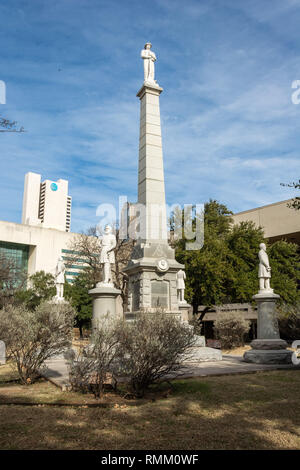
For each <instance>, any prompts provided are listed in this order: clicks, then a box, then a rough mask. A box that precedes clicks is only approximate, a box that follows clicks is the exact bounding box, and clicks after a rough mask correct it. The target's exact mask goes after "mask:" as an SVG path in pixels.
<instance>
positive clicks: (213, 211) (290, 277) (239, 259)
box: [175, 200, 300, 313]
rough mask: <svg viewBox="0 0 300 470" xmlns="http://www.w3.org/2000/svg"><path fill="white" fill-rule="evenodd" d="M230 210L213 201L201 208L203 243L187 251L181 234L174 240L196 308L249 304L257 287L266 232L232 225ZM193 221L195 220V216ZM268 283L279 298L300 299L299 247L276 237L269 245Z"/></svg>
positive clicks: (246, 224)
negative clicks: (299, 290) (298, 284)
mask: <svg viewBox="0 0 300 470" xmlns="http://www.w3.org/2000/svg"><path fill="white" fill-rule="evenodd" d="M231 214H232V213H231V212H230V211H229V210H228V209H227V208H226V206H224V205H223V204H219V203H218V202H217V201H212V200H211V201H209V202H208V203H207V204H205V209H204V246H203V247H202V248H201V250H194V251H193V250H191V251H188V250H186V249H185V242H186V240H185V239H184V238H183V239H182V240H179V241H178V242H177V243H176V246H175V248H176V259H177V261H179V262H180V263H183V264H185V269H186V275H187V280H186V293H185V295H186V300H187V301H188V302H189V303H191V304H192V305H193V307H194V313H196V312H197V309H198V305H206V306H211V305H218V304H219V305H220V304H225V303H236V302H237V303H243V302H250V301H251V299H252V296H253V295H254V294H255V293H256V292H257V290H258V278H257V276H258V250H259V244H260V243H261V242H263V241H265V240H264V233H263V230H262V229H261V228H257V227H256V226H255V224H254V223H253V222H242V223H241V224H239V225H233V219H232V218H231V217H230V216H231ZM193 222H194V225H195V219H194V221H193ZM268 254H269V259H270V264H271V267H272V281H271V283H272V286H273V287H274V289H275V291H276V292H277V293H278V294H279V295H280V296H281V298H282V301H286V302H295V301H296V299H297V298H299V293H298V291H297V279H298V278H299V274H298V273H299V268H300V257H299V254H298V252H297V245H295V244H292V243H288V242H285V241H277V242H275V243H273V244H272V245H270V246H269V247H268Z"/></svg>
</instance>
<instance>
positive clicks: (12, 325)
mask: <svg viewBox="0 0 300 470" xmlns="http://www.w3.org/2000/svg"><path fill="white" fill-rule="evenodd" d="M73 324H74V310H73V308H72V307H71V306H70V305H69V304H52V303H50V302H44V303H42V304H40V305H39V306H38V307H37V308H36V310H34V311H30V310H27V309H26V308H24V306H7V307H6V308H4V309H2V310H1V311H0V339H2V340H3V341H4V342H5V344H6V348H7V351H8V355H9V356H10V357H11V358H13V359H14V361H13V362H12V366H15V367H16V368H17V371H18V375H19V378H20V381H21V382H22V383H23V384H28V383H33V382H34V381H35V380H36V379H37V378H38V377H39V376H40V372H41V369H42V368H43V367H44V362H45V361H46V359H49V358H50V357H52V356H54V355H56V354H60V353H62V352H63V351H64V350H65V349H66V348H68V347H69V346H70V344H71V339H72V331H73Z"/></svg>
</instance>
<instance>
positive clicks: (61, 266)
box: [55, 256, 66, 299]
mask: <svg viewBox="0 0 300 470" xmlns="http://www.w3.org/2000/svg"><path fill="white" fill-rule="evenodd" d="M65 271H66V266H65V263H64V261H63V258H62V256H60V257H59V258H58V261H57V265H56V268H55V287H56V298H57V299H63V298H64V283H65Z"/></svg>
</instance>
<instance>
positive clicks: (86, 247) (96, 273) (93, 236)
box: [65, 227, 134, 304]
mask: <svg viewBox="0 0 300 470" xmlns="http://www.w3.org/2000/svg"><path fill="white" fill-rule="evenodd" d="M97 234H98V232H97V227H90V228H89V229H88V230H87V231H86V233H80V234H78V235H77V236H76V237H75V238H74V239H73V241H72V242H71V243H70V244H69V250H70V252H71V253H70V254H69V256H68V259H67V260H66V262H65V263H66V266H67V267H71V266H72V265H74V264H76V265H79V266H82V267H83V268H85V272H86V273H87V274H88V277H89V278H90V280H91V282H92V283H93V284H96V283H97V282H100V281H101V280H102V268H101V264H100V252H101V243H100V241H99V238H98V236H97ZM115 235H116V248H115V250H114V251H115V258H116V262H115V265H114V266H112V274H113V277H114V282H115V285H116V287H117V288H118V289H120V290H121V295H122V299H123V303H124V304H126V303H127V295H128V294H127V275H126V274H125V273H124V271H123V269H124V267H125V266H127V263H128V261H129V259H130V255H131V252H132V248H133V246H134V241H133V240H128V239H126V240H124V239H122V238H120V236H119V230H118V228H116V229H115Z"/></svg>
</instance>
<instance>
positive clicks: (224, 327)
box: [214, 312, 250, 349]
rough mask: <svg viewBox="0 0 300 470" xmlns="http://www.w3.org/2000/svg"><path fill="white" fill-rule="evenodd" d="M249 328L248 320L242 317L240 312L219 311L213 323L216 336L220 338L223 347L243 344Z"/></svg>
mask: <svg viewBox="0 0 300 470" xmlns="http://www.w3.org/2000/svg"><path fill="white" fill-rule="evenodd" d="M249 328H250V322H249V321H248V320H245V319H244V315H243V313H242V312H220V313H218V315H217V319H216V321H215V323H214V330H215V333H216V337H217V339H220V340H221V344H222V348H224V349H233V348H235V347H238V346H243V344H244V336H245V334H246V333H248V331H249Z"/></svg>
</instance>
